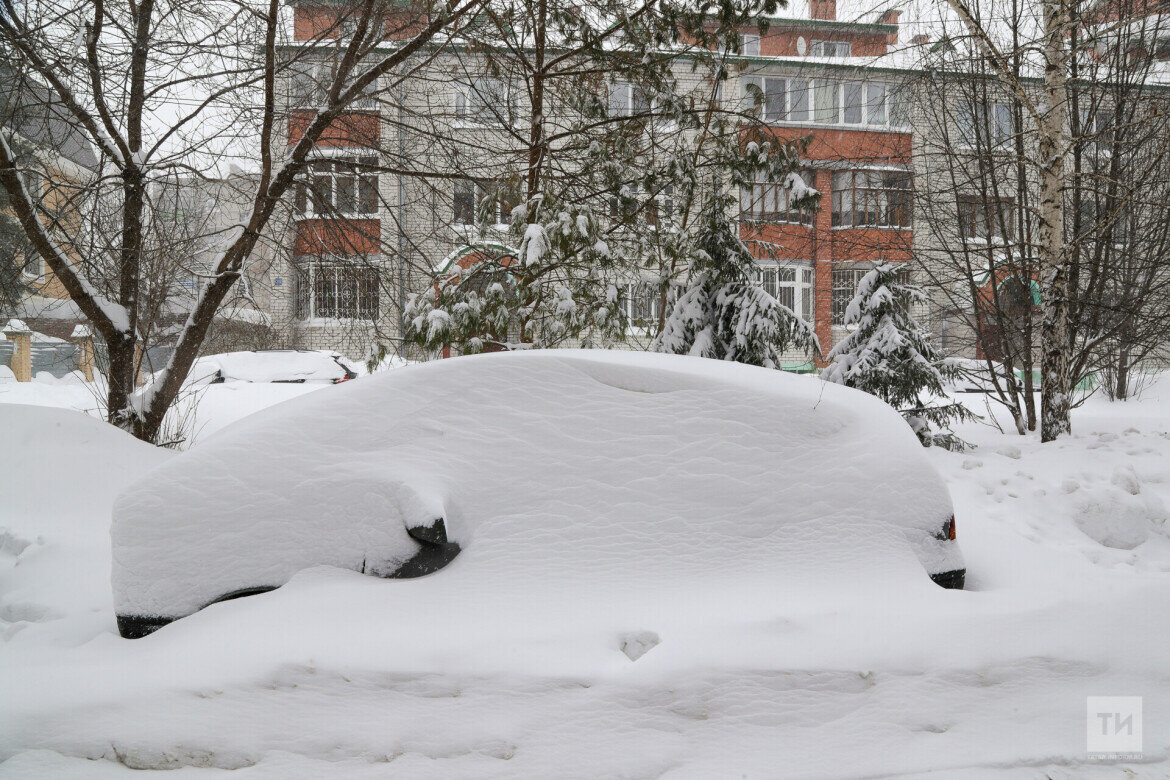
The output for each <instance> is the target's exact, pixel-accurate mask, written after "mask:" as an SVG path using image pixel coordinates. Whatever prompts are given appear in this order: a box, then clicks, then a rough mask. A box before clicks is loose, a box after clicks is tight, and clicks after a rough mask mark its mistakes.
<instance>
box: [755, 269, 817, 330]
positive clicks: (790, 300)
mask: <svg viewBox="0 0 1170 780" xmlns="http://www.w3.org/2000/svg"><path fill="white" fill-rule="evenodd" d="M756 282H757V283H758V284H759V285H760V287H762V288H764V292H766V293H768V294H769V295H771V296H772V297H773V298H775V299H776V300H778V301H779V302H780V303H782V304H784V305H785V306H787V307H788V308H789V309H791V310H792V313H793V314H795V315H796V316H798V317H800V318H801V319H803V320H804V321H805V322H812V321H813V272H812V269H811V268H806V267H803V266H787V265H765V266H762V267H760V268H757V269H756Z"/></svg>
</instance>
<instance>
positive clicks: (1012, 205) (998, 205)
mask: <svg viewBox="0 0 1170 780" xmlns="http://www.w3.org/2000/svg"><path fill="white" fill-rule="evenodd" d="M990 201H994V205H995V213H994V214H989V213H988V206H989V205H992V204H991V203H990ZM968 208H969V209H970V211H969V213H964V212H967V211H968ZM1005 211H1006V214H1004V212H1005ZM1001 215H1002V216H1003V217H1004V218H1003V221H1002V224H1003V225H1005V226H1006V227H1007V235H1006V236H1005V235H1004V234H1002V233H1001V232H1000V225H1001V221H1000V216H1001ZM955 216H956V220H955V221H956V224H957V225H958V229H959V238H960V240H962V241H963V243H977V242H982V243H986V244H999V245H1006V244H1011V243H1013V242H1014V241H1015V234H1016V202H1015V199H1014V198H984V197H982V196H980V195H966V194H960V195H958V196H957V197H956V198H955Z"/></svg>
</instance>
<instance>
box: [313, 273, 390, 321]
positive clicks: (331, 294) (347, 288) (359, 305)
mask: <svg viewBox="0 0 1170 780" xmlns="http://www.w3.org/2000/svg"><path fill="white" fill-rule="evenodd" d="M296 283H297V287H296V316H297V319H301V320H308V319H357V320H376V319H377V318H378V269H377V268H374V267H372V266H370V265H369V264H368V260H367V261H365V262H361V261H347V260H332V259H316V258H311V259H309V258H306V259H303V261H302V262H301V263H299V264H298V265H297V267H296Z"/></svg>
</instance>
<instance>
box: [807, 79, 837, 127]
mask: <svg viewBox="0 0 1170 780" xmlns="http://www.w3.org/2000/svg"><path fill="white" fill-rule="evenodd" d="M840 102H841V84H840V83H839V82H836V81H829V80H827V79H817V81H816V86H815V87H814V88H813V104H814V108H813V120H814V121H817V122H821V123H823V124H829V125H835V124H837V122H838V121H839V117H840Z"/></svg>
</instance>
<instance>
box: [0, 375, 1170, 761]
mask: <svg viewBox="0 0 1170 780" xmlns="http://www.w3.org/2000/svg"><path fill="white" fill-rule="evenodd" d="M365 381H367V380H365V379H359V380H356V382H355V383H354V384H360V383H362V382H365ZM806 381H809V382H814V381H816V380H814V379H811V378H810V379H807V380H806ZM11 387H12V386H11V385H10V384H6V385H3V386H2V387H0V401H5V400H13V399H14V396H13V395H12V394H11V392H10V393H9V394H7V395H6V394H5V393H4V392H3V391H4V390H6V389H8V388H11ZM216 387H221V388H222V387H226V386H223V385H221V386H213V387H212V388H209V389H212V390H213V389H215V388H216ZM257 387H260V388H262V389H264V390H271V389H273V388H272V387H271V386H257ZM295 387H296V386H282V387H280V390H282V391H288V390H290V389H292V388H295ZM296 389H301V388H296ZM319 392H330V388H328V387H325V388H323V389H321V390H320V391H319ZM54 393H56V396H54V397H52V398H50V397H49V396H51V395H53V394H54ZM61 395H62V393H61V392H60V388H54V387H53V386H51V385H44V386H43V387H40V388H39V389H38V387H37V386H36V385H35V383H34V384H30V385H26V386H24V387H23V388H20V389H19V392H18V394H17V396H16V397H18V398H19V402H21V403H32V402H35V403H40V404H42V405H45V406H66V407H73V408H75V407H76V404H75V403H72V402H69V403H61V402H60V400H59V398H58V397H57V396H61ZM244 396H245V394H242V393H234V394H230V395H229V394H227V393H224V394H223V395H222V402H221V405H220V407H219V410H218V411H217V410H216V409H215V408H214V407H212V408H208V409H204V408H202V407H201V408H200V410H199V413H200V416H201V419H203V420H204V421H205V425H206V426H207V427H208V428H211V427H215V428H222V427H226V426H227V425H229V424H230V421H231V420H234V419H238V418H239V417H241V416H242V415H243V414H245V413H247V411H251V410H253V409H255V408H258V407H259V406H260V405H263V404H261V403H260V402H259V399H246V398H245V397H244ZM211 397H212V396H211V395H210V394H209V395H207V396H205V397H204V400H205V402H206V399H208V398H211ZM966 398H967V400H969V401H972V402H974V401H976V400H977V399H978V397H977V396H967V397H966ZM267 400H268V401H269V402H274V400H275V399H274V397H273V396H272V395H271V394H268V395H267ZM980 411H982V409H980ZM221 415H222V416H223V417H224V418H230V419H228V420H227V421H226V422H222V423H221V422H220V420H219V419H218V418H219V417H220V416H221ZM1074 426H1075V431H1076V432H1075V434H1074V436H1072V437H1070V438H1068V439H1066V440H1063V441H1060V442H1057V443H1055V444H1051V445H1040V444H1039V441H1038V439H1037V438H1033V437H1028V438H1021V437H1017V436H1011V435H1005V434H1001V433H999V432H998V431H996V430H995V429H994V428H991V427H987V426H980V425H974V424H972V425H967V426H965V427H964V428H963V429H962V430H961V431H960V433H961V434H962V435H963V436H964V438H966V439H968V440H969V441H972V442H973V443H975V444H976V445H977V447H976V449H974V450H972V451H969V452H966V453H949V452H945V451H941V450H931V451H928V452H927V456H928V457H929V458H930V460H931V461H932V462H933V463H934V465H935V466H936V467H937V468H938V470H939V471H940V473H942V475H943V476H944V478H945V479H946V481H947V483H948V485H949V488H950V492H951V496H952V499H953V501H954V504H955V509H956V514H957V518H958V532H959V540H960V542H961V544H962V548H963V553H964V556H965V558H966V561H967V566H968V572H969V574H968V590H967V591H965V592H944V591H940V590H938V589H935V588H933V586H931V588H921V589H919V588H906V589H904V590H898V589H895V588H890V587H883V586H882V583H874V585H873V587H872V588H865V589H858V590H857V591H856V592H849V591H841V590H834V591H833V592H832V593H831V594H826V595H825V596H824V597H822V598H818V597H817V595H816V594H815V593H814V594H811V595H810V594H802V595H801V598H800V599H793V598H791V594H785V593H777V594H776V599H775V605H774V607H772V608H767V609H762V610H756V611H745V610H743V609H738V608H735V607H734V606H730V607H729V608H728V610H727V616H728V617H727V622H726V624H725V625H721V626H715V627H712V628H711V629H710V630H709V631H707V632H706V634H705V635H704V634H702V632H696V633H693V634H691V635H688V636H680V635H678V634H674V635H672V634H671V633H670V632H667V631H658V634H659V636H658V638H659V639H660V643H659V644H658V645H657V646H655V647H653V648H652V649H650V650H649V651H648V652H646V653H645V655H643V656H641V657H638V658H637V660H633V661H631V660H630V659H629V658H628V657H627V655H626V654H623V653H622V652H621V651H620V647H619V646H618V639H619V638H617V637H615V642H614V646H613V647H591V646H589V647H585V646H583V647H581V648H580V649H579V651H578V652H576V653H573V654H566V653H565V652H564V647H565V646H566V642H565V640H564V637H558V638H555V639H556V641H555V642H554V641H550V642H549V645H548V646H547V647H546V646H542V645H540V644H539V643H537V642H536V640H534V639H533V636H536V633H535V632H528V633H527V634H526V636H527V639H526V641H525V642H517V641H514V640H515V638H514V637H512V636H507V635H501V636H499V637H496V638H495V639H494V641H493V642H490V643H487V642H485V639H484V636H483V634H482V632H481V631H477V632H475V636H476V639H475V642H476V644H475V645H474V646H471V645H470V643H468V644H465V645H460V646H455V647H451V648H450V651H449V652H446V653H442V654H440V653H436V654H435V656H434V657H431V658H419V657H412V658H409V659H403V658H401V657H396V656H395V655H394V654H393V653H390V652H388V648H389V647H392V646H394V645H397V644H399V643H400V640H399V639H397V638H394V639H393V641H391V640H390V639H389V638H390V637H394V633H393V632H394V628H395V627H394V625H393V623H392V622H391V621H390V619H389V615H387V614H385V613H380V612H379V607H378V605H379V603H380V599H379V596H380V594H382V593H384V592H385V589H386V588H388V587H395V586H401V585H403V584H404V583H403V582H388V581H382V580H376V579H372V578H369V577H363V576H361V575H359V574H356V573H353V572H348V571H342V570H337V569H327V568H316V569H310V570H308V571H305V572H302V573H301V574H299V575H296V576H294V577H293V579H292V581H291V582H290V583H289V584H288V585H286V586H285V587H283V588H281V589H280V590H277V591H274V592H272V593H268V594H264V595H261V596H255V597H251V598H248V599H241V600H238V601H232V602H226V603H223V604H219V605H216V606H214V607H211V608H209V609H207V610H204V611H203V612H200V613H198V614H197V615H194V616H192V617H190V618H185V619H184V620H183V621H180V622H179V623H176V624H174V625H172V626H169V627H168V628H167V629H165V630H163V631H161V632H159V633H158V634H155V635H152V636H151V637H147V638H146V639H142V640H133V641H129V640H122V639H120V638H118V636H117V633H116V629H115V626H114V620H113V610H112V602H111V595H110V587H109V560H110V557H109V556H110V542H109V535H108V532H109V522H110V505H111V503H112V500H113V498H114V496H115V495H116V494H117V493H118V492H119V491H120V490H121V489H122V487H123V486H125V485H127V484H129V483H130V482H131V481H133V479H134V478H135V477H136V476H138V475H139V474H140V473H141V472H142V471H143V470H144V469H146V468H149V467H151V466H152V465H153V464H159V463H162V462H163V461H165V460H168V459H171V458H175V457H184V456H183V455H177V456H176V455H174V454H173V453H170V452H166V451H162V450H158V449H153V448H150V447H146V446H145V445H141V444H139V443H137V442H134V441H132V440H129V439H128V438H127V437H125V436H124V435H123V434H121V433H119V432H118V431H115V430H113V429H111V428H109V427H108V426H104V425H102V424H101V423H99V422H98V421H96V420H92V419H88V418H86V417H84V416H82V415H78V414H75V413H70V412H67V411H60V410H53V409H35V408H30V407H24V406H21V407H16V406H5V405H3V404H2V403H0V431H3V433H4V446H3V447H0V475H2V476H0V494H2V495H4V496H5V500H4V501H3V502H0V636H2V638H3V640H4V641H2V642H0V760H3V761H4V763H2V764H0V776H4V777H33V778H41V777H74V776H80V777H95V776H97V777H100V776H123V775H129V773H130V771H131V768H181V770H180V774H181V775H182V776H186V775H196V776H214V775H218V774H220V773H221V771H222V770H229V769H238V770H239V773H242V774H243V775H244V776H255V777H280V778H285V777H322V776H344V777H386V776H401V777H411V778H413V777H450V776H475V777H485V776H486V777H491V776H524V777H550V776H556V777H619V776H620V777H657V776H664V775H665V776H668V777H703V778H707V777H738V776H748V777H844V776H848V777H884V776H921V777H928V776H929V777H984V776H1010V777H1029V778H1031V777H1036V778H1041V777H1054V778H1079V777H1087V776H1088V777H1094V776H1099V777H1134V776H1137V777H1167V776H1170V663H1168V662H1167V660H1166V659H1167V658H1168V657H1170V653H1168V651H1167V649H1166V648H1167V646H1168V645H1170V538H1168V534H1170V529H1168V527H1167V522H1166V518H1167V515H1168V512H1167V508H1166V507H1167V502H1168V501H1170V382H1164V383H1163V384H1162V385H1161V386H1157V385H1155V386H1154V387H1152V388H1150V389H1148V390H1147V392H1146V394H1145V396H1144V397H1143V399H1142V400H1139V401H1133V402H1129V403H1125V404H1109V403H1107V402H1105V401H1102V400H1097V399H1092V400H1090V401H1089V402H1088V404H1086V406H1085V407H1083V408H1082V409H1080V410H1078V411H1077V412H1076V413H1075V416H1074ZM195 446H196V448H198V447H199V446H200V445H199V444H198V443H197V444H196V445H195ZM783 479H784V475H783V474H777V475H776V480H777V483H778V484H782V483H783ZM832 489H833V486H826V490H827V491H831V490H832ZM436 576H441V573H440V575H436ZM420 582H421V581H420ZM926 584H927V585H929V583H926ZM683 597H686V598H694V599H701V598H703V594H702V593H690V594H680V598H683ZM565 610H566V613H567V614H568V615H569V616H570V617H571V616H572V614H573V610H574V604H572V603H566V604H565ZM486 617H487V618H489V619H490V616H486ZM655 628H656V626H652V625H637V626H630V634H629V635H628V636H627V637H625V639H626V641H627V643H631V642H632V643H637V642H638V641H640V638H641V637H645V636H646V635H645V634H642V633H640V632H641V631H643V630H644V631H646V632H650V631H654V630H655ZM651 641H652V640H651ZM548 647H556V648H558V655H557V656H555V657H550V655H551V654H550V653H549V652H547V651H548ZM1087 696H1141V697H1143V705H1144V712H1143V716H1144V718H1143V725H1144V742H1143V749H1142V758H1141V759H1140V760H1129V761H1125V762H1110V761H1096V760H1090V759H1089V758H1088V756H1087V755H1086V741H1085V736H1086V697H1087ZM224 773H225V774H226V772H224Z"/></svg>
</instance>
